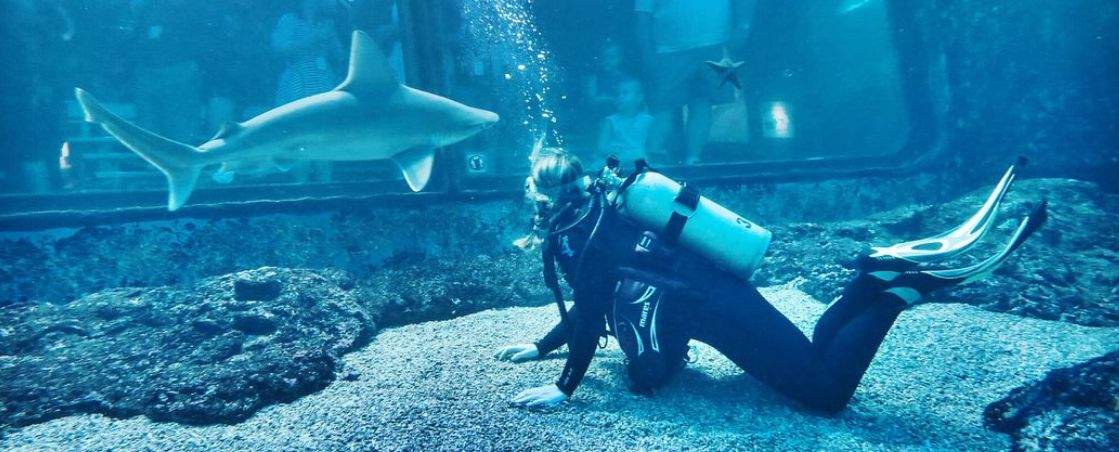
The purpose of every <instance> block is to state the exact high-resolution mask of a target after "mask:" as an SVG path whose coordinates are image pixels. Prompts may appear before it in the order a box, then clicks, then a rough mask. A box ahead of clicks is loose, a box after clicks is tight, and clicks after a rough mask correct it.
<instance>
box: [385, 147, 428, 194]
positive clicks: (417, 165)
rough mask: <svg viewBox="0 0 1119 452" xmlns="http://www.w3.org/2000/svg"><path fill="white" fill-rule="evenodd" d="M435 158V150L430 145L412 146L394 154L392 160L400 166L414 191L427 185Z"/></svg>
mask: <svg viewBox="0 0 1119 452" xmlns="http://www.w3.org/2000/svg"><path fill="white" fill-rule="evenodd" d="M434 160H435V152H434V150H433V149H431V148H429V147H419V148H412V149H409V150H406V151H404V152H401V153H398V154H396V155H394V156H392V161H393V162H395V163H396V165H397V166H399V167H400V171H401V172H403V173H404V180H405V181H407V182H408V187H409V188H411V189H412V191H420V190H423V189H424V187H425V186H427V181H428V180H430V179H431V163H432V162H433V161H434Z"/></svg>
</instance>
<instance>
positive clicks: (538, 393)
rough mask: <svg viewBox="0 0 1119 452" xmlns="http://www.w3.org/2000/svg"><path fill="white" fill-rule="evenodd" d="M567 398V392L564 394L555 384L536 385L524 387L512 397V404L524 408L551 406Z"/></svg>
mask: <svg viewBox="0 0 1119 452" xmlns="http://www.w3.org/2000/svg"><path fill="white" fill-rule="evenodd" d="M564 400H567V394H564V393H563V391H561V390H560V388H559V386H556V385H544V386H537V387H535V388H530V389H525V390H524V391H521V393H520V394H517V396H516V397H513V400H512V402H513V405H515V406H520V407H525V408H551V407H554V406H556V405H559V404H561V403H563V401H564Z"/></svg>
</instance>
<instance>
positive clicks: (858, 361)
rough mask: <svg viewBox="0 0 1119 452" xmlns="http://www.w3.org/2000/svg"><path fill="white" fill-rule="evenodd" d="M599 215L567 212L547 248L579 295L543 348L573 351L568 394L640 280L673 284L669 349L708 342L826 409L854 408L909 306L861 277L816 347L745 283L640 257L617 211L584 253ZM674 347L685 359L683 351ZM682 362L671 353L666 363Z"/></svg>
mask: <svg viewBox="0 0 1119 452" xmlns="http://www.w3.org/2000/svg"><path fill="white" fill-rule="evenodd" d="M598 213H600V207H599V202H598V201H591V202H589V203H588V205H587V206H585V207H584V209H583V211H581V212H574V213H572V214H570V215H567V218H563V219H561V220H560V221H559V223H560V224H569V226H565V227H561V228H559V229H558V230H556V231H554V232H553V233H552V234H551V235H550V236H549V239H548V241H547V243H546V245H545V246H547V247H550V248H551V250H550V252H552V253H553V254H554V255H555V256H556V260H557V262H558V263H559V266H560V269H561V270H563V273H564V276H565V279H566V280H567V282H568V284H569V285H570V286H571V288H572V292H573V295H574V307H573V308H572V309H571V311H570V312H569V315H568V318H569V320H570V321H571V323H573V324H574V325H573V328H572V329H571V330H570V331H569V330H568V328H567V325H565V324H564V322H562V321H561V323H560V324H559V325H557V326H556V327H555V328H553V329H552V331H551V332H549V333H548V334H547V335H546V336H545V337H544V338H543V339H541V340H540V341H538V342H537V343H536V345H537V347H538V348H539V350H540V354H541V356H543V355H545V354H547V353H549V352H551V351H553V350H555V349H557V348H559V347H560V346H562V345H563V344H564V343H565V342H566V343H567V344H568V348H569V355H568V358H567V364H566V365H565V367H564V370H563V374H562V375H561V376H560V378H559V380H558V381H557V382H556V385H557V386H558V387H559V388H560V389H561V390H562V391H564V392H565V393H566V394H568V395H571V394H572V393H573V392H574V391H575V388H576V387H577V386H578V385H579V382H580V381H581V379H582V378H583V375H584V374H585V373H586V370H587V367H588V366H589V365H590V362H591V359H592V357H593V355H594V352H595V349H596V345H597V343H598V340H599V337H600V336H601V335H602V334H603V333H604V327H605V325H606V323H607V320H608V317H609V316H610V313H611V312H612V309H611V308H612V303H613V302H614V299H615V291H616V289H618V288H622V287H624V286H625V285H624V284H619V282H633V280H635V279H636V280H638V281H640V282H643V283H647V284H650V285H655V286H659V287H665V286H673V288H669V289H668V290H666V295H665V296H664V297H663V299H662V300H661V304H662V306H661V307H660V309H662V310H663V312H662V313H661V318H663V319H664V321H663V324H664V326H663V327H662V331H660V333H659V334H660V335H661V337H662V343H663V342H670V343H672V344H686V343H687V341H688V340H689V339H696V340H699V341H701V342H704V343H706V344H708V345H710V346H712V347H714V348H715V349H717V350H718V351H719V352H721V353H723V354H724V355H726V356H727V357H728V358H730V360H731V361H733V362H734V363H735V364H737V365H738V366H739V367H741V368H742V369H743V370H745V371H746V372H747V373H749V374H750V375H752V376H753V377H755V378H757V379H758V380H760V381H762V382H764V383H765V384H767V385H769V386H771V387H772V388H774V389H776V390H777V391H778V392H780V393H782V394H785V395H786V396H788V397H790V398H793V399H795V400H797V401H800V402H801V403H803V404H805V405H807V406H809V407H811V408H814V409H818V410H822V411H826V412H836V411H839V410H842V409H843V407H845V406H846V405H847V402H848V401H849V400H850V399H851V396H852V394H854V392H855V388H856V387H857V386H858V384H859V381H860V380H861V379H862V376H863V374H864V373H865V372H866V369H867V367H868V366H869V365H870V362H871V360H872V359H873V357H874V355H875V353H876V352H877V351H878V347H879V345H880V344H881V342H882V339H883V338H884V337H885V336H886V333H887V331H889V329H890V327H891V326H892V325H893V323H894V320H895V319H896V318H897V316H898V314H900V313H901V311H903V310H904V309H905V307H906V305H905V303H904V302H903V301H901V300H900V299H899V298H896V297H894V296H893V295H890V294H884V293H882V290H883V288H884V287H883V284H882V283H881V282H879V281H878V280H877V279H875V278H872V277H870V276H865V275H862V274H860V275H859V276H858V277H856V278H855V279H854V280H853V281H852V282H851V283H850V284H849V285H848V286H847V288H846V290H845V291H844V292H843V295H842V297H841V298H840V299H839V300H838V301H836V302H835V303H834V304H832V305H831V306H830V307H829V308H828V310H827V312H825V313H824V315H823V316H822V317H821V318H820V320H819V321H818V322H817V323H816V327H815V331H814V334H813V338H812V340H809V339H808V338H807V337H805V335H804V334H803V333H801V332H800V330H799V329H797V327H796V326H795V325H793V323H792V322H790V321H789V319H788V318H786V317H785V316H784V315H783V314H781V313H780V312H779V311H777V309H775V308H774V307H773V306H772V305H771V304H769V302H767V301H766V300H765V298H764V297H762V295H761V294H760V293H758V290H757V289H756V288H755V287H754V286H753V285H751V284H750V283H748V282H746V281H743V280H742V279H741V278H738V277H736V276H734V275H732V274H730V273H728V272H725V271H721V270H719V269H717V268H714V267H710V268H705V269H703V270H702V271H689V272H685V274H671V273H670V272H666V271H664V270H663V269H657V268H655V266H651V265H648V264H647V263H643V262H642V261H641V259H638V258H635V253H634V248H635V245H636V244H637V243H638V240H639V238H640V237H641V231H640V230H639V229H638V228H637V227H635V226H634V225H632V224H630V223H628V222H627V221H625V220H624V219H622V218H620V217H619V216H618V215H617V214H616V213H614V210H613V209H612V208H606V209H605V214H604V215H603V220H602V222H601V224H600V225H599V228H598V233H597V235H596V236H595V238H594V240H593V241H592V242H591V244H590V245H589V246H586V242H587V238H588V236H589V235H590V233H591V230H592V229H593V228H594V223H595V221H594V220H596V219H597V216H598ZM564 220H566V221H564ZM572 223H573V224H572ZM584 247H585V248H586V249H584ZM580 262H581V264H580ZM673 281H678V282H679V283H682V286H681V285H674V283H673ZM662 347H663V346H662ZM667 348H669V349H670V352H671V353H675V354H677V355H678V354H680V352H679V350H681V348H680V347H674V346H670V347H667ZM677 358H680V357H678V356H675V355H673V356H670V357H669V360H670V361H671V360H674V359H677ZM653 380H655V381H662V382H663V381H664V380H665V379H663V378H654V379H653Z"/></svg>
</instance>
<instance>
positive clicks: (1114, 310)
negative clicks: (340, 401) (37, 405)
mask: <svg viewBox="0 0 1119 452" xmlns="http://www.w3.org/2000/svg"><path fill="white" fill-rule="evenodd" d="M990 179H991V180H990V181H989V183H990V184H993V183H994V179H995V177H991V178H990ZM989 187H990V185H985V186H980V187H978V188H977V187H976V186H975V185H971V184H963V183H960V182H959V181H958V180H955V179H953V178H952V177H951V176H948V175H944V174H939V175H923V176H914V177H909V178H901V179H893V178H862V179H849V180H832V181H824V182H814V183H788V184H751V185H744V186H735V187H714V188H708V189H704V190H703V192H704V194H706V195H707V196H709V197H711V198H712V199H715V200H718V201H719V202H722V203H723V204H725V205H726V206H728V207H729V208H731V209H733V210H735V211H737V212H740V213H742V214H743V216H745V217H747V218H749V219H751V220H754V221H757V222H759V223H761V224H763V225H765V226H766V227H768V228H769V229H771V230H772V231H773V232H774V243H773V245H772V246H771V248H770V251H769V253H768V255H767V257H766V263H765V265H763V266H762V267H761V268H760V269H759V271H758V272H757V273H756V274H755V277H754V282H755V283H756V284H758V285H762V286H765V285H776V284H784V283H787V282H790V281H794V280H797V281H798V282H797V284H798V285H799V287H800V288H801V289H803V290H805V291H807V292H809V293H811V294H812V295H814V296H816V297H817V298H819V299H820V300H821V301H828V300H831V299H832V298H834V296H835V295H837V294H838V293H839V291H840V290H841V289H842V286H843V284H844V283H845V282H846V281H847V280H848V279H849V278H850V276H851V275H852V274H853V271H852V270H851V269H850V268H849V267H850V261H851V259H852V258H853V257H854V256H855V255H857V254H858V253H859V252H864V251H865V250H866V249H867V244H879V245H882V244H889V243H895V242H898V241H903V240H911V239H914V238H918V237H927V236H930V235H932V234H935V233H938V232H941V231H944V230H947V229H949V228H951V227H954V226H955V225H957V224H959V222H962V221H963V220H964V219H965V218H966V217H967V216H968V215H970V214H971V212H973V211H974V210H975V209H976V208H977V207H978V206H979V205H980V204H981V203H982V201H983V197H985V196H986V194H987V190H989ZM934 188H941V189H943V190H934ZM1043 198H1047V199H1049V202H1050V211H1051V216H1050V221H1049V224H1048V225H1046V226H1045V227H1044V228H1043V229H1042V231H1041V232H1040V233H1039V234H1038V236H1037V237H1035V238H1033V239H1031V240H1030V242H1027V244H1026V246H1025V247H1023V248H1022V249H1021V250H1019V252H1018V254H1017V255H1016V256H1014V257H1012V258H1011V260H1010V261H1009V262H1008V263H1007V265H1005V266H1004V267H1003V268H1002V269H1000V270H999V271H998V272H996V277H995V278H990V279H988V280H986V281H983V282H980V283H978V284H974V285H970V286H966V287H963V288H960V289H957V290H955V291H953V292H948V293H945V294H942V295H938V297H939V298H940V299H941V300H958V301H960V302H965V303H971V304H976V305H979V306H982V307H985V308H987V309H991V310H995V311H1000V312H1012V313H1017V314H1021V315H1028V316H1033V317H1038V318H1043V319H1055V320H1068V321H1073V322H1077V323H1082V324H1086V325H1116V324H1119V307H1117V306H1119V302H1117V300H1119V293H1117V292H1116V291H1117V290H1119V289H1116V287H1119V274H1117V273H1119V270H1117V268H1119V264H1117V263H1119V230H1117V229H1119V213H1117V212H1119V195H1115V194H1109V193H1107V192H1104V191H1102V190H1100V189H1099V187H1097V186H1096V185H1094V184H1092V183H1087V182H1079V181H1073V180H1064V179H1038V180H1022V181H1019V182H1017V183H1016V185H1015V187H1014V188H1013V189H1012V190H1011V192H1010V195H1009V196H1008V198H1007V202H1006V203H1005V207H1004V209H1003V211H1002V212H1001V213H1000V215H1001V218H1002V220H1000V224H999V227H998V228H997V230H996V231H995V233H993V234H992V235H991V236H989V237H988V238H987V239H986V243H987V246H986V247H980V248H978V249H977V250H976V253H975V254H973V255H972V256H971V257H982V256H985V255H986V254H987V253H989V252H992V251H993V249H994V248H993V246H994V245H995V244H997V243H998V241H999V240H1001V239H1003V238H1005V237H1007V234H1009V230H1010V228H1012V227H1013V226H1014V223H1013V222H1014V221H1015V219H1016V218H1018V217H1019V216H1021V215H1022V214H1024V213H1025V212H1026V211H1027V210H1028V207H1029V206H1030V205H1032V203H1035V202H1037V201H1039V200H1041V199H1043ZM949 200H954V201H949ZM527 215H528V208H527V207H526V206H523V205H522V204H521V203H520V202H519V201H516V200H510V201H505V202H501V201H495V202H486V203H479V204H468V205H455V206H450V205H435V206H430V207H425V208H413V209H408V208H379V209H369V210H359V209H353V210H349V211H345V212H334V213H327V214H313V215H294V214H293V215H269V216H260V217H252V218H230V219H219V220H190V219H183V220H176V221H172V222H160V223H144V224H128V225H117V226H101V227H89V228H82V229H77V230H65V231H62V230H55V231H44V232H38V233H24V234H13V233H8V234H7V235H4V236H0V304H13V303H22V302H30V303H41V302H51V303H65V302H67V301H69V300H71V299H74V298H78V297H80V296H82V295H85V294H88V293H92V292H95V291H98V290H104V289H108V288H113V287H142V286H162V285H168V284H183V283H192V282H194V281H198V280H200V279H202V278H206V277H211V276H217V275H223V274H226V273H231V272H236V271H241V270H247V269H254V268H258V267H263V266H276V267H290V268H333V269H338V270H343V271H346V272H348V273H349V274H351V275H352V276H353V277H354V278H355V280H356V281H357V284H358V285H360V286H363V287H368V288H369V289H370V290H371V291H373V292H376V293H378V294H379V295H378V296H377V298H378V299H381V300H386V301H385V302H386V303H394V304H397V305H398V306H399V309H398V310H396V311H392V312H394V314H393V315H395V316H397V317H396V318H394V319H390V320H392V321H393V322H394V323H396V322H402V323H406V322H408V321H410V320H415V319H419V320H423V319H428V318H432V317H430V316H432V315H435V317H438V318H445V317H446V315H458V314H462V313H466V312H473V311H475V310H477V309H481V307H479V306H473V305H471V303H474V302H475V301H472V300H478V299H480V297H477V296H476V295H478V294H483V293H484V294H486V295H487V297H482V298H486V299H490V298H489V296H492V297H493V298H496V299H501V300H504V301H503V302H505V303H507V305H531V304H539V303H542V302H545V300H546V299H547V296H546V294H545V291H546V289H545V288H544V287H543V284H542V283H541V280H540V277H539V275H540V269H541V267H540V259H539V255H538V253H528V254H526V253H523V252H521V251H519V250H515V249H513V248H512V247H511V246H510V243H511V242H512V240H513V239H514V238H516V237H518V236H520V235H522V234H524V233H525V232H526V226H527V220H526V217H527ZM428 304H434V305H437V306H439V308H438V309H436V308H435V307H427V306H426V305H428ZM433 312H434V313H435V314H432V313H433Z"/></svg>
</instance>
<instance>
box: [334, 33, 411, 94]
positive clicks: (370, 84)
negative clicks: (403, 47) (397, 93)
mask: <svg viewBox="0 0 1119 452" xmlns="http://www.w3.org/2000/svg"><path fill="white" fill-rule="evenodd" d="M398 86H400V82H399V81H397V80H396V76H395V75H393V72H392V67H390V66H389V60H388V58H385V54H384V53H383V52H382V51H381V48H380V46H378V45H377V42H376V41H374V40H373V38H370V37H369V35H367V34H365V32H363V31H360V30H354V34H353V39H352V40H351V43H350V71H349V73H348V74H346V80H345V81H343V82H342V84H341V85H338V88H335V89H336V90H338V91H350V92H355V91H357V92H363V93H364V92H382V93H383V92H389V91H392V90H393V89H395V88H396V87H398Z"/></svg>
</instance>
